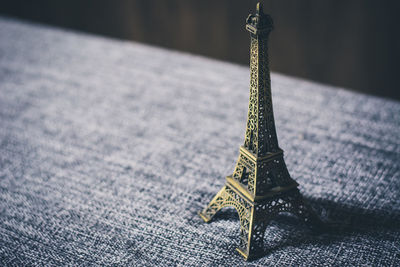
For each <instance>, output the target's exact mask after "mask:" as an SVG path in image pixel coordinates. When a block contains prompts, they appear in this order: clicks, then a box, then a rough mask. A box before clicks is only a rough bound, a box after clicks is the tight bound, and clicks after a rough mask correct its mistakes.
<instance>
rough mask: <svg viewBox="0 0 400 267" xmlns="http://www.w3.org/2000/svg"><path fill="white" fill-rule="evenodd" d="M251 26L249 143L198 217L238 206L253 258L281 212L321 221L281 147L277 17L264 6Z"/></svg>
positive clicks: (243, 245)
mask: <svg viewBox="0 0 400 267" xmlns="http://www.w3.org/2000/svg"><path fill="white" fill-rule="evenodd" d="M246 29H247V30H248V31H249V32H250V100H249V110H248V115H247V128H246V135H245V140H244V145H243V146H242V147H241V148H240V154H239V158H238V161H237V163H236V166H235V170H234V172H233V174H232V175H231V176H227V178H226V184H225V186H224V187H223V188H222V189H221V190H220V191H219V193H218V194H217V195H216V196H215V197H214V198H213V200H211V202H210V204H209V205H208V206H207V207H206V208H205V209H204V210H202V211H201V212H200V213H199V215H200V216H201V217H202V218H203V219H204V221H206V222H209V221H210V220H211V219H212V218H213V216H214V215H215V214H216V213H217V212H218V211H219V210H220V209H221V208H224V207H228V206H232V207H235V209H236V210H237V212H238V213H239V218H240V239H239V240H240V241H239V248H238V249H237V250H238V251H239V253H240V254H241V255H242V256H244V258H245V259H249V258H253V257H257V256H258V255H260V252H262V251H263V237H264V232H265V228H266V227H267V225H268V223H269V222H270V220H271V219H273V218H274V216H276V215H277V214H279V213H280V212H292V213H294V214H295V215H297V216H298V217H300V218H301V219H302V220H303V221H304V222H307V223H308V222H310V221H311V222H313V224H314V225H315V224H320V223H319V219H318V217H317V216H316V215H315V214H314V213H313V212H312V210H311V209H310V208H309V207H308V206H307V205H306V203H305V202H304V200H303V198H302V196H301V194H300V193H299V190H298V189H297V186H298V184H297V183H296V181H294V180H293V179H292V178H291V177H290V174H289V172H288V170H287V168H286V164H285V161H284V159H283V151H282V150H281V149H280V148H279V146H278V139H277V135H276V130H275V122H274V114H273V110H272V99H271V81H270V73H269V67H268V55H267V41H268V34H269V32H270V31H271V29H272V19H271V17H270V16H268V15H265V14H264V13H263V11H262V8H261V6H260V4H258V5H257V13H256V14H255V15H249V17H248V18H247V24H246Z"/></svg>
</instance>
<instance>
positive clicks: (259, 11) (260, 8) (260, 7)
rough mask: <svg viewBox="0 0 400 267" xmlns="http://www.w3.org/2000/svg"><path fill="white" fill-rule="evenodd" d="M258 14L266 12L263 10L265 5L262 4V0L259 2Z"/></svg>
mask: <svg viewBox="0 0 400 267" xmlns="http://www.w3.org/2000/svg"><path fill="white" fill-rule="evenodd" d="M256 12H257V14H263V13H264V11H263V5H262V4H261V2H258V3H257V11H256Z"/></svg>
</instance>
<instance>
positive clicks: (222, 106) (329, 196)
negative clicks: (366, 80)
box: [0, 18, 400, 266]
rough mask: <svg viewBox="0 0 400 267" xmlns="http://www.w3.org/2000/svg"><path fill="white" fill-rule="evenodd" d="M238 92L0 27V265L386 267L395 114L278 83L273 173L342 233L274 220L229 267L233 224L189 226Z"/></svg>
mask: <svg viewBox="0 0 400 267" xmlns="http://www.w3.org/2000/svg"><path fill="white" fill-rule="evenodd" d="M271 38H273V36H271ZM243 49H244V50H246V51H247V49H248V48H247V47H244V48H243ZM271 60H274V57H273V55H271ZM343 67H346V66H343ZM349 71H350V70H349ZM248 83H249V70H248V68H247V67H244V66H238V65H233V64H229V63H224V62H220V61H216V60H211V59H206V58H202V57H198V56H193V55H188V54H183V53H179V52H174V51H168V50H164V49H160V48H154V47H149V46H146V45H142V44H137V43H132V42H123V41H117V40H110V39H106V38H100V37H96V36H90V35H86V34H77V33H71V32H68V31H65V30H59V29H52V28H49V27H45V26H37V25H29V24H27V23H21V22H18V21H13V20H10V19H6V18H1V19H0V198H1V200H0V265H2V266H4V265H5V266H8V265H10V266H11V265H15V266H21V265H40V266H41V265H47V266H49V265H56V266H59V265H69V264H71V265H84V266H86V265H131V266H154V265H159V266H175V265H181V266H183V265H184V266H197V265H205V266H219V265H226V266H238V265H246V264H248V265H249V266H263V265H275V266H290V265H296V266H297V265H304V266H318V265H326V266H349V265H357V266H362V265H364V266H399V265H400V241H399V240H400V230H399V225H400V194H399V191H400V163H399V161H400V140H399V139H400V138H399V135H400V103H399V102H395V101H390V100H385V99H380V98H375V97H371V96H366V95H361V94H356V93H352V92H349V91H346V90H342V89H337V88H330V87H329V86H326V85H321V84H316V83H312V82H308V81H304V80H300V79H296V78H291V77H286V76H283V75H278V74H272V86H273V101H274V109H275V118H276V126H277V131H278V136H279V141H280V146H281V147H282V149H284V150H285V159H286V162H287V165H288V168H289V171H290V173H291V175H292V177H293V178H295V179H296V180H297V181H298V182H299V183H300V190H301V191H302V192H303V194H304V196H305V197H306V199H308V201H309V202H310V203H311V205H312V206H313V207H314V208H315V210H316V211H317V213H318V214H319V215H320V216H321V217H322V218H324V219H325V220H331V221H336V222H339V223H341V225H342V226H341V227H340V228H338V229H337V230H336V231H333V232H327V233H323V234H321V235H317V234H314V233H313V232H312V231H310V230H309V229H308V228H306V227H305V226H304V225H302V224H301V223H300V222H299V221H298V220H297V219H296V218H295V217H292V216H288V215H281V216H279V217H278V218H277V219H276V220H274V221H273V222H272V223H271V225H270V226H269V227H268V229H267V231H266V234H265V249H266V251H267V252H266V254H265V256H263V257H261V258H260V259H258V260H255V261H253V262H250V263H244V261H243V259H242V257H241V256H239V254H237V253H236V251H235V248H236V246H237V244H238V231H239V222H238V216H237V214H236V213H235V211H234V210H233V209H226V210H223V211H222V212H221V213H220V214H219V215H217V216H216V217H215V220H214V221H213V222H212V223H210V224H206V223H203V222H202V221H201V219H200V218H199V217H198V216H197V212H198V211H199V210H200V209H202V208H203V207H204V206H205V205H206V204H207V203H208V201H209V200H210V199H211V198H212V197H213V196H214V194H215V193H216V192H217V191H218V190H219V189H220V187H221V186H222V185H223V184H224V177H225V176H226V175H229V174H231V173H232V171H233V168H234V164H235V162H236V159H237V156H238V149H239V146H240V145H241V144H242V142H243V140H244V139H243V138H244V131H245V123H246V121H245V120H246V115H247V105H248V103H247V101H248Z"/></svg>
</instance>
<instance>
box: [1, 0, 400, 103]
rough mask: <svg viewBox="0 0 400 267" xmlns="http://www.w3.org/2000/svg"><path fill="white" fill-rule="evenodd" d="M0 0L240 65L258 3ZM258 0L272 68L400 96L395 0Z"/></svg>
mask: <svg viewBox="0 0 400 267" xmlns="http://www.w3.org/2000/svg"><path fill="white" fill-rule="evenodd" d="M1 2H2V3H1V4H0V14H2V15H7V16H11V17H18V18H23V19H25V20H30V21H36V22H41V23H47V24H51V25H56V26H61V27H66V28H71V29H75V30H80V31H85V32H91V33H96V34H101V35H106V36H111V37H114V38H120V39H128V40H134V41H139V42H144V43H148V44H153V45H158V46H163V47H168V48H172V49H177V50H182V51H188V52H192V53H196V54H201V55H205V56H208V57H213V58H217V59H222V60H227V61H231V62H236V63H240V64H244V65H245V64H248V62H249V36H248V33H247V32H246V31H245V28H244V24H245V19H246V17H247V15H248V14H249V13H250V12H254V9H255V5H256V2H257V1H255V0H242V1H238V0H80V1H78V0H35V1H30V0H2V1H1ZM262 2H263V4H264V9H265V11H266V13H269V14H271V15H272V17H273V19H274V22H275V30H274V32H273V33H272V34H271V38H270V58H271V68H272V70H273V71H276V72H281V73H285V74H289V75H293V76H299V77H304V78H307V79H311V80H315V81H319V82H322V83H328V84H333V85H337V86H343V87H348V88H352V89H354V90H357V91H361V92H365V93H370V94H375V95H380V96H384V97H390V98H395V99H400V90H399V86H398V83H397V80H398V75H399V74H398V73H397V72H398V69H397V68H398V64H399V47H400V45H399V43H400V42H399V39H400V38H399V33H398V17H399V12H400V9H399V6H400V4H399V1H376V0H375V1H372V0H325V1H321V0H302V1H299V0H285V1H280V0H269V1H268V0H264V1H262ZM1 41H5V40H1ZM77 45H79V44H77ZM99 56H101V55H99ZM149 60H150V59H149Z"/></svg>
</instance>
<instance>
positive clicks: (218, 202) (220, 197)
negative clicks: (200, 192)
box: [199, 186, 226, 223]
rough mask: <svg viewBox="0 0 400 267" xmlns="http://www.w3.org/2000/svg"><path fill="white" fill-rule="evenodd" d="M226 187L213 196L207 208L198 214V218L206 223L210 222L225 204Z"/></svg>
mask: <svg viewBox="0 0 400 267" xmlns="http://www.w3.org/2000/svg"><path fill="white" fill-rule="evenodd" d="M225 194H226V186H224V187H222V189H221V190H220V191H219V192H218V193H217V194H216V195H215V197H214V198H213V199H212V200H211V201H210V203H209V204H208V206H207V207H205V208H204V209H203V210H202V211H200V212H199V215H200V217H201V218H202V219H203V220H204V221H205V222H206V223H208V222H210V221H211V219H212V218H213V217H214V215H215V214H216V213H217V212H218V211H219V210H220V209H221V208H222V207H223V205H224V203H225Z"/></svg>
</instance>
